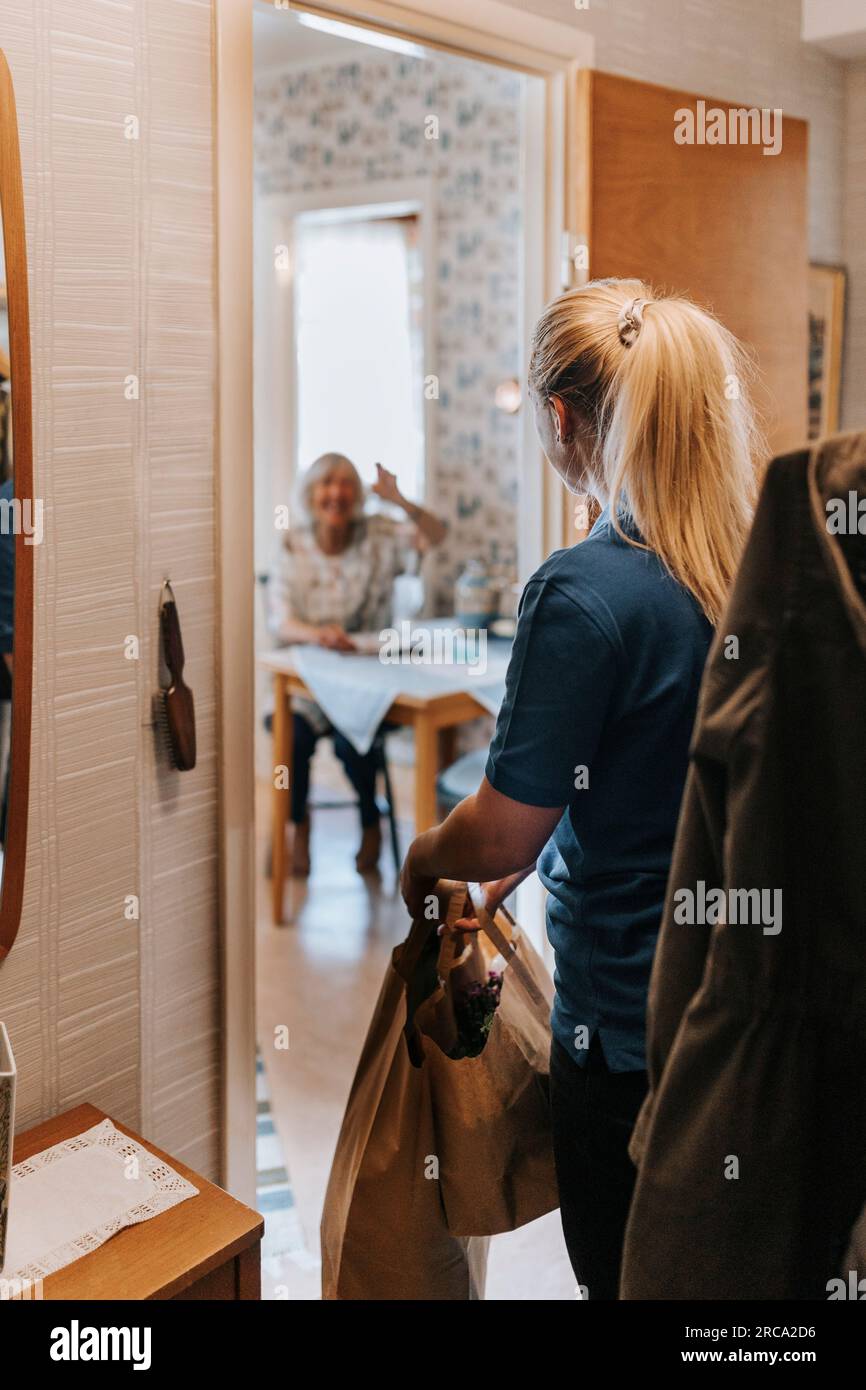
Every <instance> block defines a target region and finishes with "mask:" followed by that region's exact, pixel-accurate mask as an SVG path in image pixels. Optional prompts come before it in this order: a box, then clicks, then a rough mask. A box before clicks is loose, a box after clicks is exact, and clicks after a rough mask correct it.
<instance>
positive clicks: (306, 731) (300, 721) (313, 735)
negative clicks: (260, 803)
mask: <svg viewBox="0 0 866 1390" xmlns="http://www.w3.org/2000/svg"><path fill="white" fill-rule="evenodd" d="M292 719H293V721H294V731H295V734H294V737H295V746H294V755H293V758H292V820H293V821H294V822H295V824H296V825H299V824H300V823H301V821H303V820H306V816H307V798H308V796H309V794H310V760H311V759H312V756H313V754H314V752H315V751H316V744H317V743H318V741H319V739H320V738H321V737H322V735H321V734H318V733H317V732H316V730H315V729H314V728H313V727H312V725H311V724H309V723H308V722H307V720H306V719H305V718H304V716H303V715H302V714H294V713H293V715H292ZM331 737H332V738H333V740H334V752H335V753H336V755H337V757H338V758H339V759H340V762H341V763H342V764H343V767H344V769H345V772H346V776H347V777H348V779H349V781H350V782H351V784H352V786H353V787H354V788H355V792H356V793H357V797H358V803H359V808H360V812H361V825H362V826H364V828H365V829H366V828H367V826H369V825H378V823H379V807H378V806H377V804H376V774H377V772H378V770H379V754H378V753H377V751H376V748H375V745H374V746H373V748H371V749H370V751H369V753H359V752H358V750H357V748H353V746H352V744H351V743H350V742H349V740H348V739H347V738H344V737H343V735H342V734H341V733H338V732H337V730H336V729H335V730H334V732H333V734H332V735H331Z"/></svg>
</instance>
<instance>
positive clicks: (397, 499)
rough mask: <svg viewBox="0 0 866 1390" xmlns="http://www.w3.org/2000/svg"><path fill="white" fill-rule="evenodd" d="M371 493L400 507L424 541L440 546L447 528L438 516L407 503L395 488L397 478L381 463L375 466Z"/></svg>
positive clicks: (412, 503) (396, 487)
mask: <svg viewBox="0 0 866 1390" xmlns="http://www.w3.org/2000/svg"><path fill="white" fill-rule="evenodd" d="M370 490H371V492H375V494H376V496H377V497H381V498H382V500H383V501H384V502H393V503H394V504H395V506H397V507H402V508H403V511H404V512H405V513H406V515H407V516H408V517H409V518H410V519H411V520H412V521H414V523H415V525H416V526H417V527H418V530H419V531H420V532H421V534H422V536H423V537H424V538H425V540H428V541H429V542H430V544H431V545H440V544H441V542H442V541H443V540H444V539H445V535H446V532H447V530H448V527H447V526H446V525H445V522H444V521H440V520H439V518H438V516H434V515H433V513H432V512H428V511H426V510H425V509H424V507H419V506H417V505H416V503H415V502H409V501H408V500H407V499H406V498H405V497H404V496H403V494H402V492H401V491H400V489H399V487H398V486H397V477H396V474H394V473H389V472H388V470H387V468H383V467H382V465H381V463H377V464H376V481H375V483H373V486H372V488H371V489H370Z"/></svg>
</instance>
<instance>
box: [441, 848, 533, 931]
mask: <svg viewBox="0 0 866 1390" xmlns="http://www.w3.org/2000/svg"><path fill="white" fill-rule="evenodd" d="M534 869H535V864H529V865H527V867H526V868H525V869H520V870H519V871H518V872H517V873H516V874H508V876H507V877H506V878H497V879H494V880H493V881H492V882H491V883H481V884H479V885H478V886H479V888H480V889H481V891H482V893H483V894H484V909H485V911H486V912H488V913H489V914H490V916H491V917H494V916H495V915H496V913H497V912H498V910H499V908H500V907H501V906H502V904H503V903H504V902H505V899H506V898H510V897H511V894H512V893H513V892H514V890H515V889H516V888H517V887H518V885H519V884H521V883H522V882H523V880H524V879H525V878H528V877H529V875H530V874H531V873H532V872H533V870H534ZM478 925H479V924H478V918H477V917H476V916H474V915H473V916H471V917H468V916H467V917H461V918H460V919H459V921H457V922H455V923H454V930H455V931H477V930H478Z"/></svg>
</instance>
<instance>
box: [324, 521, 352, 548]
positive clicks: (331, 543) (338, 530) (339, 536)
mask: <svg viewBox="0 0 866 1390" xmlns="http://www.w3.org/2000/svg"><path fill="white" fill-rule="evenodd" d="M351 534H352V523H351V521H349V522H345V523H341V524H340V525H339V526H329V525H328V524H327V523H322V522H317V524H316V527H315V536H316V544H317V546H318V547H319V549H320V550H321V551H322V553H323V554H325V555H340V554H341V553H342V552H343V551H344V550H345V549H346V547H347V546H348V544H349V537H350V535H351Z"/></svg>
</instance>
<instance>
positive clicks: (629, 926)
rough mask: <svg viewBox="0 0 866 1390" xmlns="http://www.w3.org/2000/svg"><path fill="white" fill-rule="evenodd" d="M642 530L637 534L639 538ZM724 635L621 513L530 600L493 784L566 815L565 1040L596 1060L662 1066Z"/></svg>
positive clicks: (562, 893) (558, 943) (495, 748)
mask: <svg viewBox="0 0 866 1390" xmlns="http://www.w3.org/2000/svg"><path fill="white" fill-rule="evenodd" d="M631 534H633V535H635V536H636V534H637V533H636V532H634V531H632V533H631ZM711 639H712V628H711V626H710V624H709V622H708V621H707V619H706V618H705V616H704V615H703V613H702V611H701V609H700V606H699V605H698V603H697V602H696V601H695V599H694V598H693V597H692V595H691V594H690V593H689V592H688V591H687V590H686V589H684V588H683V587H682V586H681V585H680V584H678V583H677V582H676V580H674V579H673V578H672V577H671V575H670V574H669V573H668V572H667V570H666V569H665V567H664V565H663V564H662V563H661V561H660V560H659V559H658V557H657V556H656V555H655V554H654V553H652V552H649V551H646V550H643V549H638V548H636V547H635V546H633V545H631V544H629V542H628V541H626V540H624V539H622V538H621V537H620V536H618V535H617V533H616V532H615V531H614V529H613V527H612V526H611V525H610V522H609V513H608V511H607V510H605V511H604V512H603V513H602V515H601V516H600V517H599V519H598V521H597V522H596V524H595V526H594V527H593V529H592V531H591V533H590V535H589V536H588V537H587V539H586V540H585V541H584V542H583V543H582V544H580V545H576V546H574V547H572V549H570V550H560V551H558V552H557V553H556V554H554V555H552V556H551V557H550V558H549V559H548V560H546V561H545V563H544V564H543V565H542V566H541V568H540V569H539V570H538V571H537V572H536V573H535V574H534V575H533V577H532V578H531V579H530V581H529V583H528V584H527V585H526V588H525V589H524V592H523V597H522V599H521V603H520V613H519V619H518V624H517V634H516V637H515V641H514V651H513V654H512V657H511V662H510V664H509V668H508V677H507V681H506V694H505V701H504V704H503V706H502V709H501V710H500V713H499V719H498V721H497V725H496V733H495V736H494V738H493V742H492V743H491V745H490V753H489V756H488V761H487V768H486V775H487V778H488V781H489V782H490V783H491V784H492V785H493V786H494V787H495V788H496V790H497V791H499V792H502V793H503V794H504V795H505V796H508V797H511V798H512V800H514V801H520V802H523V804H524V805H527V806H564V807H565V810H564V811H563V815H562V818H561V820H560V821H559V823H558V825H557V827H556V830H555V831H554V833H553V836H552V837H551V839H550V840H549V841H548V843H547V845H546V846H545V848H544V850H543V851H542V854H541V856H540V858H539V861H538V872H539V876H540V878H541V880H542V882H543V883H544V885H545V887H546V888H547V890H548V892H549V894H550V896H549V898H548V905H547V933H548V936H549V938H550V942H551V944H552V946H553V949H554V954H555V965H556V968H555V974H554V981H555V985H556V998H555V1002H554V1007H553V1019H552V1024H553V1032H554V1035H555V1036H556V1038H558V1040H559V1041H560V1042H561V1043H562V1044H563V1046H564V1047H565V1048H566V1049H567V1050H568V1052H569V1053H570V1054H571V1055H572V1056H573V1057H574V1058H575V1060H576V1061H577V1062H578V1063H580V1064H581V1065H584V1064H585V1062H586V1058H587V1053H588V1049H589V1044H590V1042H591V1041H592V1038H593V1036H594V1035H595V1034H596V1033H597V1034H598V1035H599V1041H600V1043H601V1046H602V1049H603V1051H604V1055H605V1060H606V1062H607V1064H608V1066H609V1067H610V1069H611V1070H612V1071H617V1072H620V1071H639V1070H643V1069H644V1068H645V1067H646V1045H645V1038H646V1005H647V992H648V988H649V976H650V969H651V967H652V961H653V954H654V952H655V945H656V937H657V935H658V930H659V926H660V923H661V914H662V907H663V903H664V896H665V886H666V880H667V876H668V872H669V869H670V861H671V853H672V849H673V841H674V833H675V830H676V824H677V817H678V814H679V806H680V800H681V798H682V793H683V786H684V783H685V776H686V768H687V765H688V752H689V743H690V740H691V735H692V726H693V724H694V719H695V711H696V707H697V698H698V690H699V687H700V683H701V676H702V674H703V668H704V663H705V661H706V657H707V652H708V650H709V645H710V641H711Z"/></svg>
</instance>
